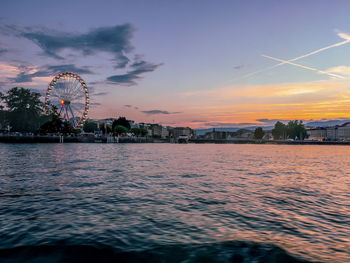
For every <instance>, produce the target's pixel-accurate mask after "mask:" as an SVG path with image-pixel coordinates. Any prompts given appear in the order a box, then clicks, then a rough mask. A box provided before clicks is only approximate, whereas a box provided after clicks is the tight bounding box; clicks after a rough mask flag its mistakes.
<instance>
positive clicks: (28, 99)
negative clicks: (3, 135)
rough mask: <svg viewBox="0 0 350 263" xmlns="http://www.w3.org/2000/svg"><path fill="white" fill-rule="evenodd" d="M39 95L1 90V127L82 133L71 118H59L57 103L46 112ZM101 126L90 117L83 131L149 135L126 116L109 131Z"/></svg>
mask: <svg viewBox="0 0 350 263" xmlns="http://www.w3.org/2000/svg"><path fill="white" fill-rule="evenodd" d="M40 98H41V95H40V93H38V92H32V91H31V90H29V89H25V88H22V87H14V88H12V89H10V90H8V91H7V93H6V94H3V93H1V92H0V128H1V129H2V130H8V128H9V129H10V131H12V132H27V133H42V134H47V133H62V134H69V133H77V132H79V130H76V129H73V127H72V124H71V123H70V122H69V121H67V120H63V119H62V118H60V116H59V114H58V109H57V107H55V106H54V105H50V106H49V109H48V110H47V111H46V112H45V111H44V104H43V103H42V102H41V100H40ZM98 126H99V124H98V123H97V122H96V121H91V120H87V121H86V122H85V123H84V126H83V130H84V131H85V132H95V131H97V130H101V131H102V132H103V133H104V134H106V133H113V134H114V135H122V134H126V133H132V134H134V135H136V136H145V135H147V130H146V129H144V128H131V127H130V123H129V121H128V120H127V119H126V118H125V117H119V118H118V119H116V120H114V121H113V123H112V126H111V127H110V126H109V125H107V130H106V129H105V126H104V125H103V124H102V125H101V127H98Z"/></svg>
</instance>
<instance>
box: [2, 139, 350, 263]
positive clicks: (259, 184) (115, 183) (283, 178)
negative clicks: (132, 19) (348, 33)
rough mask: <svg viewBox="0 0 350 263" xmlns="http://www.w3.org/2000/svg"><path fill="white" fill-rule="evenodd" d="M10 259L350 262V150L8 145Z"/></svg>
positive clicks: (5, 223)
mask: <svg viewBox="0 0 350 263" xmlns="http://www.w3.org/2000/svg"><path fill="white" fill-rule="evenodd" d="M0 156H1V157H0V169H1V170H0V261H1V262H25V261H30V262H115V261H118V262H299V261H300V262H303V260H306V261H315V262H350V162H349V161H350V147H349V146H303V145H299V146H297V145H295V146H293V145H248V144H247V145H235V144H230V145H215V144H204V145H195V144H186V145H184V144H0Z"/></svg>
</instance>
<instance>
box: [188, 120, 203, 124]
mask: <svg viewBox="0 0 350 263" xmlns="http://www.w3.org/2000/svg"><path fill="white" fill-rule="evenodd" d="M191 122H193V123H197V122H199V123H201V122H206V120H193V121H191Z"/></svg>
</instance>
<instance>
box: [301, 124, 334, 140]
mask: <svg viewBox="0 0 350 263" xmlns="http://www.w3.org/2000/svg"><path fill="white" fill-rule="evenodd" d="M306 132H307V134H308V135H309V139H311V140H317V141H323V140H325V139H326V138H327V137H328V136H327V129H326V128H324V127H316V128H311V129H308V130H307V131H306ZM329 134H330V136H331V135H333V134H335V133H334V132H333V131H329Z"/></svg>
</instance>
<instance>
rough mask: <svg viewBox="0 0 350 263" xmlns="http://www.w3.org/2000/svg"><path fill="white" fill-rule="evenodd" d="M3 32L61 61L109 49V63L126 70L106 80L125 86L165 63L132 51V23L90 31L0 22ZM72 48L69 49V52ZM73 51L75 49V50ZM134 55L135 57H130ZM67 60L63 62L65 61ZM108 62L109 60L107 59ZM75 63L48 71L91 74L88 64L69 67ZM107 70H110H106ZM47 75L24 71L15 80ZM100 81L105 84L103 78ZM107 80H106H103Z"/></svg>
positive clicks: (106, 51)
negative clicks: (53, 28)
mask: <svg viewBox="0 0 350 263" xmlns="http://www.w3.org/2000/svg"><path fill="white" fill-rule="evenodd" d="M0 30H1V33H2V34H3V35H8V36H15V37H18V38H24V39H28V40H30V41H32V42H33V43H35V44H36V45H37V46H38V47H39V48H40V49H41V51H42V54H43V55H44V56H48V57H51V58H54V59H57V60H61V61H66V60H67V61H70V60H71V58H72V56H75V55H76V54H75V53H78V55H79V56H84V57H87V56H92V55H96V54H97V53H101V52H102V53H108V55H109V58H108V62H109V63H108V64H109V65H110V64H112V65H111V66H112V68H113V69H115V70H124V72H118V74H114V75H112V74H111V76H109V77H107V79H106V80H107V82H109V83H111V84H118V85H122V86H132V85H136V84H137V80H139V79H141V75H142V74H144V73H147V72H152V71H154V70H156V69H157V68H158V67H159V66H160V65H162V64H153V63H150V62H147V61H145V60H142V59H141V58H142V56H141V55H135V54H134V53H133V51H134V49H135V48H134V47H133V45H132V43H131V40H132V37H133V34H134V31H135V28H134V27H133V26H132V25H131V24H128V23H126V24H122V25H116V26H107V27H98V28H94V29H90V30H89V31H88V32H87V33H76V32H75V33H72V32H62V31H57V30H52V29H48V28H45V27H20V26H17V25H2V26H0ZM67 51H69V52H67ZM70 51H73V52H74V53H73V54H72V52H70ZM131 56H133V57H131ZM62 64H64V63H62ZM105 64H106V63H105ZM68 66H72V67H73V66H74V65H72V64H66V65H62V67H61V68H59V66H55V67H56V68H54V67H52V68H47V69H46V71H48V72H51V71H55V69H56V70H57V71H73V72H76V73H78V74H92V72H91V71H90V69H89V68H87V67H81V68H71V69H66V68H67V67H68ZM107 72H108V71H107ZM42 75H47V74H46V72H43V71H40V72H37V73H35V74H34V75H33V74H28V73H27V72H22V73H21V74H19V75H18V77H17V78H12V80H13V81H17V80H18V81H24V82H30V81H31V80H32V78H33V77H37V76H42ZM99 84H102V82H101V81H100V83H99ZM103 84H106V81H105V80H104V81H103Z"/></svg>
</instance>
